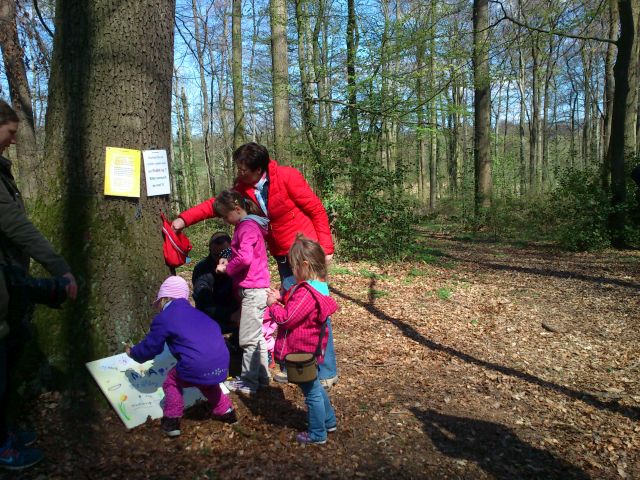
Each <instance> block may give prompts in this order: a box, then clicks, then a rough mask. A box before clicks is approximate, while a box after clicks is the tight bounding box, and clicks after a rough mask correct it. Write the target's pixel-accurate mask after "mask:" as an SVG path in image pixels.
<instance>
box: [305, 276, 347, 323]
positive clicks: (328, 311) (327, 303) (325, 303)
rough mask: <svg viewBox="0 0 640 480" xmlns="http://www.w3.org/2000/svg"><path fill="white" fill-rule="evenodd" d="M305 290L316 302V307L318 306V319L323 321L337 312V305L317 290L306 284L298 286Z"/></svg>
mask: <svg viewBox="0 0 640 480" xmlns="http://www.w3.org/2000/svg"><path fill="white" fill-rule="evenodd" d="M303 285H304V287H303V288H306V289H307V290H308V291H309V292H311V294H312V295H313V296H314V298H315V299H316V300H317V301H318V305H320V318H321V320H323V321H324V319H325V318H327V317H328V316H329V315H333V314H334V313H335V312H336V311H337V310H338V303H337V302H336V301H335V300H334V299H333V298H331V297H330V296H329V295H323V294H322V293H320V292H319V291H318V290H316V289H315V288H313V287H312V286H311V285H309V284H308V283H307V282H304V283H302V284H301V285H300V286H303Z"/></svg>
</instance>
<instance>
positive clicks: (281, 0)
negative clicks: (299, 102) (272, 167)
mask: <svg viewBox="0 0 640 480" xmlns="http://www.w3.org/2000/svg"><path fill="white" fill-rule="evenodd" d="M270 13H271V64H272V69H271V72H272V74H271V75H272V80H271V81H272V84H273V128H274V132H273V133H274V147H275V156H276V158H277V159H278V161H279V162H280V163H283V164H287V163H289V162H290V161H291V158H289V157H290V153H289V129H290V120H289V57H288V52H287V3H286V1H285V0H271V1H270Z"/></svg>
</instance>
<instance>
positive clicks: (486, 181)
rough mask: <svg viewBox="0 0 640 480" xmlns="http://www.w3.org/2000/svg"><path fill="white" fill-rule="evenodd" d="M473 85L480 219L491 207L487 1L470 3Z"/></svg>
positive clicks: (475, 153) (476, 180)
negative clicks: (483, 212) (471, 14)
mask: <svg viewBox="0 0 640 480" xmlns="http://www.w3.org/2000/svg"><path fill="white" fill-rule="evenodd" d="M473 84H474V101H473V104H474V124H473V129H474V142H473V158H474V166H475V213H476V216H480V214H481V213H482V211H483V210H486V209H488V208H489V207H490V206H491V195H492V192H491V191H492V186H493V182H492V179H491V156H490V152H489V129H490V128H491V127H490V126H491V85H490V80H489V5H488V0H474V2H473Z"/></svg>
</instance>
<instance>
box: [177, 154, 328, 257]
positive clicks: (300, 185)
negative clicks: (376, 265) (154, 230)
mask: <svg viewBox="0 0 640 480" xmlns="http://www.w3.org/2000/svg"><path fill="white" fill-rule="evenodd" d="M267 175H268V177H269V193H268V195H267V210H268V213H269V220H270V223H269V234H268V235H267V243H268V245H269V251H270V252H271V254H272V255H274V256H276V255H277V256H280V255H286V254H287V253H288V252H289V248H291V245H293V242H294V240H295V239H296V235H297V234H298V233H302V234H304V235H305V236H306V237H309V238H311V239H313V240H316V241H317V242H318V243H320V245H322V248H323V249H324V252H325V254H327V255H330V254H332V253H333V239H332V238H331V230H330V228H329V218H328V217H327V212H326V210H325V209H324V206H323V205H322V202H321V201H320V199H319V198H318V197H317V196H316V194H315V193H313V191H312V190H311V187H309V184H308V183H307V182H306V180H305V179H304V177H303V176H302V174H301V173H300V172H299V171H298V170H296V169H295V168H293V167H286V166H283V165H278V163H277V162H276V161H275V160H271V161H269V168H268V172H267ZM234 188H235V189H236V190H237V191H238V192H240V193H241V194H242V195H244V196H245V197H247V198H250V199H251V200H253V201H254V202H256V203H258V202H257V200H256V196H255V188H254V187H253V185H245V184H243V183H239V182H238V183H236V185H235V186H234ZM214 202H215V198H210V199H209V200H205V201H204V202H202V203H200V204H199V205H196V206H195V207H192V208H190V209H188V210H185V211H184V212H182V213H181V214H180V218H182V219H183V220H184V222H185V224H186V225H187V226H189V225H193V224H194V223H197V222H200V221H202V220H205V219H207V218H212V217H215V216H216V214H215V211H214V210H213V203H214Z"/></svg>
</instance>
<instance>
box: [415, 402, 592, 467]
mask: <svg viewBox="0 0 640 480" xmlns="http://www.w3.org/2000/svg"><path fill="white" fill-rule="evenodd" d="M410 410H411V412H412V413H413V414H414V415H415V417H416V418H417V419H418V420H420V422H422V428H423V430H424V431H425V433H426V434H427V435H429V437H430V438H431V441H432V442H433V444H434V445H435V447H436V448H437V449H438V450H440V451H441V452H442V453H443V454H444V455H447V456H448V457H451V458H459V459H465V460H471V461H473V462H475V463H477V464H478V466H479V467H480V468H482V469H483V470H484V471H485V472H487V473H488V474H490V475H492V476H493V477H494V478H497V479H504V480H507V479H509V480H510V479H514V478H519V479H525V478H544V479H562V480H564V479H588V478H590V477H589V475H587V474H586V473H585V472H583V471H582V470H580V469H579V468H578V467H576V466H575V465H572V464H570V463H568V462H566V461H564V460H562V459H560V458H558V457H556V456H554V455H553V454H551V453H549V452H547V451H546V450H542V449H540V448H536V447H534V446H532V445H529V444H528V443H526V442H524V441H523V440H521V439H520V438H518V436H517V435H516V434H515V433H514V432H513V431H512V430H511V429H510V428H507V427H505V426H504V425H500V424H498V423H493V422H486V421H483V420H476V419H473V418H465V417H456V416H453V415H445V414H442V413H438V412H436V411H434V410H431V409H427V410H421V409H417V408H411V409H410Z"/></svg>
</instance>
